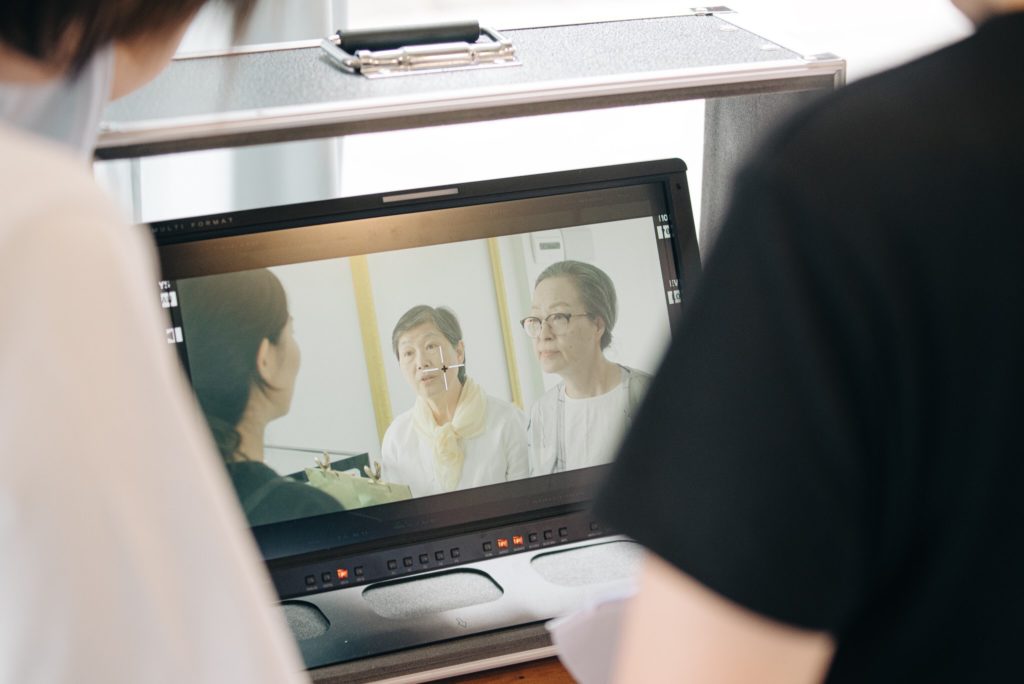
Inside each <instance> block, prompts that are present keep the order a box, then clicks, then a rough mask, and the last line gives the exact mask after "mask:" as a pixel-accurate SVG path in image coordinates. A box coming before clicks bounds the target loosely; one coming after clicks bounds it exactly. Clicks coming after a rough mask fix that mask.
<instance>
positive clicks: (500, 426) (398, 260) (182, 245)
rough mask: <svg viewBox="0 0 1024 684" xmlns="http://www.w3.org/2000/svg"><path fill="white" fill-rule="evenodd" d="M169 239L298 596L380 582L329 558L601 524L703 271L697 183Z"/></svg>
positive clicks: (233, 461)
mask: <svg viewBox="0 0 1024 684" xmlns="http://www.w3.org/2000/svg"><path fill="white" fill-rule="evenodd" d="M152 229H153V232H154V234H155V236H156V238H157V241H158V244H159V250H160V260H161V267H162V271H163V281H162V282H161V283H160V297H161V302H162V304H163V306H164V308H165V309H167V311H168V313H169V315H170V319H171V323H170V327H169V329H168V331H167V339H168V342H170V343H172V344H174V345H176V347H177V349H178V351H179V353H180V356H181V359H182V361H183V364H184V366H185V368H186V369H187V372H188V374H189V377H190V379H191V382H192V385H193V388H194V390H195V392H196V395H197V397H198V399H199V402H200V405H201V408H202V410H203V413H204V415H205V417H206V419H207V422H208V423H209V425H210V428H211V431H212V433H213V435H214V438H215V441H216V443H217V446H218V449H219V450H220V453H221V457H222V458H223V460H224V465H225V468H226V469H227V472H228V473H229V475H230V478H231V481H232V483H233V484H234V486H235V489H236V492H237V494H238V497H239V502H240V503H241V505H242V507H243V509H244V510H245V513H246V515H247V517H248V519H249V522H250V524H251V525H252V528H253V531H254V534H255V535H256V538H257V541H258V542H259V544H260V547H261V550H262V552H263V554H264V557H265V559H266V560H267V562H268V564H269V566H270V568H271V570H272V574H274V579H275V582H276V583H277V586H278V590H279V592H280V593H281V595H282V597H288V596H294V595H298V594H303V593H306V592H308V591H310V590H321V589H328V588H336V587H337V586H338V585H339V582H340V583H341V584H342V585H344V584H345V583H347V582H348V581H349V580H350V579H351V580H352V581H362V580H363V579H364V578H363V577H359V578H356V577H352V578H349V577H345V578H342V577H341V571H340V570H339V571H338V572H337V576H336V577H334V576H332V577H331V578H330V579H331V582H329V583H327V584H324V583H322V582H321V581H320V580H319V579H317V581H316V586H311V585H310V583H309V581H308V580H309V577H311V575H310V574H309V573H308V572H306V571H304V570H303V568H306V567H307V566H308V565H309V563H310V559H314V560H315V559H318V558H325V557H327V556H337V555H338V554H342V555H351V554H355V553H366V552H369V551H372V550H373V549H374V548H380V547H382V546H386V545H396V544H402V543H407V542H409V541H411V540H416V539H423V538H430V537H431V536H443V535H451V534H456V533H460V532H466V531H472V530H474V529H478V528H481V527H483V526H488V525H491V526H493V525H495V524H502V523H505V522H509V521H515V520H519V519H526V518H528V517H530V516H538V515H545V514H550V513H552V512H559V511H568V510H574V509H579V508H580V507H583V506H586V504H587V502H588V501H589V499H590V498H591V496H592V494H593V492H594V488H595V487H596V486H597V484H598V483H599V481H600V479H601V477H602V475H603V473H604V471H605V468H602V467H601V466H602V465H604V464H607V463H608V462H609V461H610V460H611V459H612V458H613V457H614V455H615V451H616V447H617V444H618V441H619V440H620V439H621V436H622V434H623V432H624V430H625V429H626V428H627V427H628V424H629V421H630V419H631V416H632V413H633V412H634V411H635V409H636V407H637V406H638V405H639V402H640V401H641V400H642V398H643V393H644V390H645V389H646V386H647V382H648V380H649V378H650V376H651V375H652V374H653V373H655V372H656V370H657V368H658V365H659V361H660V357H661V354H662V352H663V350H664V349H665V347H666V345H667V343H668V340H669V336H670V334H671V329H672V326H673V324H674V321H675V320H676V319H677V318H678V316H679V314H680V311H681V306H682V302H683V299H684V297H685V294H686V292H687V289H688V287H689V286H690V284H691V283H692V281H693V279H694V277H695V276H696V275H697V274H698V273H699V269H700V261H699V256H698V254H697V245H696V239H695V235H694V226H693V217H692V211H691V207H690V200H689V195H688V190H687V185H686V177H685V165H684V164H683V163H682V162H681V161H679V160H665V161H658V162H646V163H641V164H629V165H622V166H615V167H603V168H598V169H584V170H580V171H573V172H562V173H554V174H544V175H539V176H531V177H520V178H512V179H503V180H495V181H486V182H476V183H468V184H464V185H457V186H448V187H443V188H430V189H423V190H413V191H409V192H400V193H389V194H387V195H375V196H368V197H357V198H343V199H337V200H329V201H324V202H315V203H307V204H302V205H290V206H285V207H273V208H267V209H260V210H253V211H244V212H237V213H234V214H224V215H217V216H204V217H194V218H187V219H178V220H173V221H164V222H160V223H156V224H154V225H153V226H152ZM520 543H522V544H526V543H527V542H526V541H525V540H521V542H520ZM538 543H539V544H540V543H543V540H539V541H538ZM495 551H496V552H497V551H499V550H497V549H496V550H495ZM448 560H449V562H451V561H452V560H454V559H448ZM389 570H390V572H392V573H401V572H403V568H400V567H397V568H390V569H389ZM275 571H276V572H275ZM346 574H347V573H346ZM312 576H314V577H317V578H319V575H312ZM368 579H373V578H368ZM342 580H344V581H342Z"/></svg>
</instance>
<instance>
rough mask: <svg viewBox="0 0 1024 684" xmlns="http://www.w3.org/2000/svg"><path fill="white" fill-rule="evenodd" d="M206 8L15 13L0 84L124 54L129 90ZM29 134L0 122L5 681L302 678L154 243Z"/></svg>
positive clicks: (7, 18) (68, 156) (22, 8)
mask: <svg viewBox="0 0 1024 684" xmlns="http://www.w3.org/2000/svg"><path fill="white" fill-rule="evenodd" d="M204 2H205V0H183V1H175V2H166V3H144V2H138V1H128V0H122V1H110V0H108V1H106V2H99V0H91V1H88V0H61V1H59V2H58V1H57V0H41V1H40V0H32V2H29V1H28V0H6V1H5V2H4V3H3V4H2V5H0V84H3V85H4V86H5V87H6V86H14V87H15V88H14V89H10V88H8V89H7V90H6V92H5V95H11V94H12V93H15V94H17V93H18V92H20V93H22V94H25V93H29V94H30V93H31V91H32V88H33V87H40V88H45V87H47V86H48V85H53V84H59V83H66V82H72V81H74V79H75V77H76V75H80V74H82V73H84V72H85V71H86V70H88V68H89V65H90V63H92V62H93V60H95V59H96V58H97V55H99V54H101V53H104V52H111V51H113V53H114V55H115V58H114V63H115V66H114V70H115V73H114V74H113V77H112V83H113V84H115V85H113V86H112V92H111V94H116V93H115V92H114V90H113V89H115V88H116V89H117V90H118V91H125V90H127V89H130V88H132V87H137V86H139V85H141V84H142V83H145V82H146V81H147V80H149V79H150V78H152V77H153V76H154V75H155V74H156V73H158V72H159V70H160V68H162V66H163V65H164V64H165V63H166V62H167V61H168V59H169V57H170V55H171V54H172V53H173V51H174V48H175V46H176V44H177V42H178V40H179V39H180V36H181V34H182V33H183V31H184V27H185V25H186V24H187V22H188V21H189V20H190V19H191V17H192V16H193V15H194V14H195V12H196V10H198V9H199V7H200V6H201V5H203V4H204ZM233 4H234V5H235V6H236V9H237V10H238V15H239V16H240V18H244V14H245V13H246V12H247V11H248V9H249V4H250V3H249V2H248V1H246V0H238V1H236V2H234V3H233ZM17 89H21V90H17ZM16 91H17V92H16ZM8 102H10V101H9V100H8ZM68 114H69V116H72V117H73V116H75V115H76V113H75V112H69V113H68ZM32 123H33V122H32V121H31V120H29V121H28V122H27V124H28V125H25V124H26V122H25V121H18V122H15V126H12V125H11V122H10V121H7V120H5V119H2V118H0V150H2V153H0V320H2V321H3V328H2V329H0V388H2V389H0V462H2V468H3V476H2V477H0V557H2V558H3V561H2V562H0V603H2V604H3V606H4V610H3V612H2V614H0V682H18V683H19V684H21V683H24V682H61V681H85V682H140V681H146V682H185V681H187V682H218V683H223V682H239V681H244V682H290V681H303V680H304V679H305V675H304V673H303V672H302V663H301V661H300V659H299V657H298V653H297V650H296V648H295V645H294V642H293V641H292V639H291V638H290V636H289V634H288V631H287V628H286V626H285V624H284V621H283V618H282V616H281V614H280V613H278V612H277V611H276V609H275V608H274V605H273V604H274V600H275V596H274V593H273V590H272V587H271V584H270V582H269V578H268V577H267V575H266V574H265V572H264V570H263V568H262V562H261V559H260V556H259V554H258V552H257V549H256V547H255V544H254V543H253V540H252V538H251V536H250V535H249V533H248V531H247V525H246V521H245V518H244V517H243V515H242V514H241V511H240V510H239V508H238V504H237V501H236V499H235V497H234V494H233V492H232V490H231V488H230V484H229V482H228V478H227V475H226V473H225V472H224V470H223V466H222V465H221V463H220V460H219V458H218V457H217V455H216V451H215V449H214V446H213V443H212V440H211V438H210V436H209V433H208V432H207V430H206V428H205V426H204V424H203V421H202V418H201V416H200V414H199V412H198V410H197V408H196V406H195V403H194V400H193V398H192V396H191V395H190V393H189V391H188V388H187V385H186V383H185V381H184V378H183V376H182V372H181V368H180V366H179V364H178V362H177V360H176V359H175V357H174V355H173V350H172V348H171V347H170V346H168V345H167V343H166V341H165V340H164V329H165V328H166V323H165V320H164V319H163V318H162V314H161V310H160V308H159V305H158V304H157V300H156V297H155V294H156V283H157V280H158V275H157V271H156V268H155V259H154V253H153V248H152V245H151V243H150V240H149V237H148V235H147V234H146V232H145V231H144V230H143V229H141V228H140V229H135V230H131V229H129V228H128V227H127V226H126V225H125V221H124V219H123V218H122V217H121V216H120V215H119V214H118V211H117V210H116V209H115V208H114V206H113V205H112V204H111V202H110V201H108V199H107V198H106V197H104V195H103V193H102V192H101V191H100V190H99V189H98V188H97V187H96V186H95V184H94V183H93V181H92V179H91V178H90V177H89V175H88V171H87V170H86V169H85V168H84V167H83V165H82V163H81V157H80V156H79V157H78V158H76V157H75V156H74V155H73V150H72V149H70V148H69V147H68V146H67V145H58V144H55V143H53V142H51V141H47V140H46V139H45V138H44V137H40V136H39V135H36V134H34V133H32V132H29V131H27V130H25V129H26V128H28V129H31V128H32V125H31V124H32ZM64 142H68V141H67V140H65V141H64Z"/></svg>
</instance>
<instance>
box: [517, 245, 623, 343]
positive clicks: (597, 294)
mask: <svg viewBox="0 0 1024 684" xmlns="http://www.w3.org/2000/svg"><path fill="white" fill-rule="evenodd" d="M548 278H570V279H572V282H573V284H574V285H575V286H576V289H577V290H578V291H579V293H580V299H581V300H583V306H585V307H586V308H587V313H589V314H592V315H594V316H599V317H600V318H601V320H603V321H604V334H603V335H601V349H605V348H607V347H608V345H609V344H611V343H612V328H614V327H615V319H616V318H617V315H618V314H617V312H618V303H617V299H616V297H615V284H614V283H612V279H611V278H609V277H608V274H607V273H605V272H604V271H602V270H601V269H599V268H598V267H597V266H594V265H593V264H587V263H584V262H582V261H572V260H566V261H557V262H555V263H553V264H551V265H550V266H548V267H547V268H545V269H544V271H543V272H542V273H541V274H540V275H539V276H537V282H535V283H534V284H533V287H534V288H536V287H537V286H538V285H540V283H541V281H543V280H547V279H548Z"/></svg>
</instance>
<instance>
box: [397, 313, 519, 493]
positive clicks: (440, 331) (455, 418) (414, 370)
mask: <svg viewBox="0 0 1024 684" xmlns="http://www.w3.org/2000/svg"><path fill="white" fill-rule="evenodd" d="M391 345H392V348H393V350H394V352H395V357H396V358H397V359H398V364H399V367H400V368H401V370H402V375H403V377H405V380H406V382H408V383H409V386H410V387H412V389H413V391H414V392H415V393H416V403H415V404H414V405H413V407H412V408H411V409H409V410H408V411H406V412H404V413H402V414H400V415H399V416H398V417H396V418H395V420H394V421H393V422H392V423H391V425H390V426H389V427H388V429H387V431H386V432H385V433H384V443H383V444H382V446H381V460H382V462H383V463H382V471H383V472H382V475H383V477H384V479H386V480H388V481H389V482H396V483H401V484H406V485H409V488H410V489H411V491H412V495H413V496H428V495H431V494H443V493H445V492H451V491H454V490H457V489H469V488H471V487H480V486H482V485H489V484H496V483H499V482H507V481H509V480H516V479H519V478H522V477H526V476H527V474H528V471H529V466H528V457H527V449H526V418H525V416H524V415H523V413H522V411H520V410H519V409H518V408H516V407H515V406H513V405H512V404H510V403H508V402H506V401H502V400H501V399H496V398H494V397H490V396H487V395H486V394H484V391H483V390H482V389H481V388H480V386H479V385H477V384H476V383H475V382H474V381H473V380H472V379H471V378H469V377H468V376H467V375H466V348H465V343H464V342H463V340H462V328H461V326H459V321H458V319H457V318H456V317H455V314H454V313H453V312H452V311H451V310H450V309H447V308H445V307H438V308H434V307H431V306H426V305H419V306H414V307H413V308H411V309H409V310H408V311H407V312H405V314H403V315H402V317H401V318H400V319H399V320H398V323H397V324H395V329H394V331H393V332H392V334H391Z"/></svg>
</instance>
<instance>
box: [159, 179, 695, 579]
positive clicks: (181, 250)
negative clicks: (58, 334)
mask: <svg viewBox="0 0 1024 684" xmlns="http://www.w3.org/2000/svg"><path fill="white" fill-rule="evenodd" d="M630 186H651V187H654V188H655V192H656V193H657V194H658V195H659V196H660V197H661V198H662V200H663V205H664V208H665V210H666V212H667V213H668V216H669V225H670V226H671V228H672V233H673V239H672V240H670V241H669V242H670V244H671V245H672V251H673V255H674V258H675V265H676V271H677V273H678V274H679V276H680V282H679V288H680V290H681V291H682V292H683V298H684V300H685V296H686V294H685V293H686V292H687V291H689V288H690V287H691V286H692V283H693V280H694V278H695V277H696V276H698V275H699V273H700V256H699V252H698V248H697V240H696V229H695V226H694V222H693V211H692V206H691V203H690V196H689V189H688V185H687V180H686V165H685V164H684V163H683V162H682V161H681V160H678V159H670V160H658V161H652V162H640V163H634V164H623V165H616V166H607V167H599V168H592V169H580V170H573V171H565V172H556V173H548V174H539V175H534V176H523V177H517V178H507V179H498V180H489V181H479V182H473V183H465V184H456V185H448V186H442V187H433V188H421V189H416V190H408V191H402V192H390V193H385V194H376V195H366V196H360V197H350V198H339V199H333V200H323V201H318V202H308V203H303V204H294V205H286V206H278V207H268V208H261V209H253V210H245V211H238V212H231V213H225V214H214V215H206V216H196V217H189V218H182V219H173V220H168V221H160V222H156V223H153V224H152V225H151V226H150V229H151V231H152V233H153V235H154V237H155V238H156V241H157V245H158V248H159V252H160V261H161V268H162V271H163V278H164V279H167V280H174V279H177V278H179V277H180V278H185V277H190V276H195V275H206V274H210V273H215V272H226V271H234V270H244V269H246V268H256V267H259V266H263V265H268V264H265V263H262V262H261V261H260V258H261V257H255V260H253V259H252V258H250V259H249V260H246V257H244V256H241V257H240V256H239V254H237V253H236V252H237V250H234V251H232V250H230V249H223V247H224V246H227V245H230V244H236V245H237V244H238V240H237V238H239V237H244V236H259V237H256V240H257V241H259V240H265V239H266V238H267V237H268V236H267V233H274V232H277V231H287V230H291V229H294V228H302V227H308V226H315V225H319V224H325V223H331V224H339V223H346V222H352V221H359V220H361V219H376V218H380V217H392V216H394V217H402V216H407V215H409V214H414V213H420V212H428V211H434V210H438V209H448V208H459V207H474V206H483V205H490V204H493V203H496V202H511V201H515V200H530V199H535V198H541V197H552V196H565V195H573V194H575V193H584V192H591V191H598V192H599V191H608V190H613V189H615V188H629V187H630ZM353 225H354V224H353ZM364 232H365V231H364ZM479 237H484V236H481V235H476V234H474V235H472V236H466V237H465V238H463V239H476V238H479ZM231 238H236V239H235V240H231ZM363 239H364V242H365V240H370V242H369V243H366V244H372V241H373V237H372V236H369V237H367V236H364V238H363ZM417 239H419V240H422V239H423V237H422V236H420V237H418V238H417ZM455 239H458V238H457V237H456V238H455ZM450 241H452V239H449V236H445V237H444V239H438V240H437V241H436V242H435V244H440V243H444V242H450ZM218 244H220V245H221V248H220V249H218V248H217V245H218ZM210 251H213V252H216V253H217V254H216V255H215V256H214V257H213V258H212V261H205V262H203V263H201V264H200V263H198V261H202V259H203V257H202V255H203V254H204V252H210ZM368 251H370V252H373V251H381V250H379V249H370V250H368ZM362 253H366V252H365V251H364V252H362ZM275 263H281V262H279V261H278V262H275ZM285 263H288V262H285ZM291 263H295V261H292V262H291ZM676 310H681V307H676ZM670 311H671V310H670ZM671 318H672V320H671V323H672V325H673V326H674V325H675V322H676V320H675V319H676V318H677V316H673V317H671ZM606 470H607V466H595V467H590V468H584V469H580V470H574V471H567V472H563V473H557V474H553V475H546V476H542V477H533V478H528V479H524V480H517V481H512V482H505V483H500V484H495V485H488V486H485V487H478V488H475V489H467V490H461V491H456V492H451V493H448V494H444V495H438V496H428V497H421V498H418V499H411V500H408V501H401V502H396V503H391V504H387V505H384V506H374V507H371V508H365V509H355V510H350V511H343V512H339V513H331V514H327V515H321V516H315V517H309V518H301V519H295V520H288V521H283V522H277V523H272V524H268V525H261V526H257V527H253V528H251V529H252V531H253V534H254V536H255V538H256V541H257V543H258V545H259V548H260V551H261V553H262V555H263V558H264V560H265V561H266V562H267V563H268V565H270V567H271V568H272V569H273V568H274V567H275V566H281V567H285V566H287V567H291V566H294V565H296V564H301V563H303V562H307V561H312V560H316V559H317V558H320V557H324V556H327V555H331V554H336V553H338V552H339V551H341V550H344V552H346V553H354V552H365V551H369V550H373V549H378V548H387V547H389V546H395V545H400V544H403V543H407V542H409V541H412V540H426V539H432V538H442V537H445V536H448V535H451V534H458V533H462V532H466V531H472V530H477V529H486V528H488V527H492V526H495V525H501V524H506V523H509V522H518V521H523V520H530V519H537V518H540V517H545V516H548V515H557V514H560V513H567V512H572V511H575V510H582V509H584V508H586V507H587V506H588V504H589V502H590V500H591V498H592V496H593V495H594V493H595V492H596V488H597V486H598V485H599V483H600V481H601V479H602V478H603V476H604V474H605V472H606Z"/></svg>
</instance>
